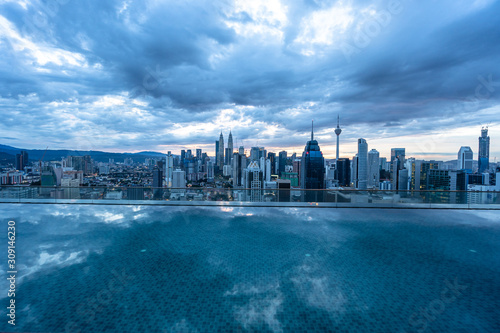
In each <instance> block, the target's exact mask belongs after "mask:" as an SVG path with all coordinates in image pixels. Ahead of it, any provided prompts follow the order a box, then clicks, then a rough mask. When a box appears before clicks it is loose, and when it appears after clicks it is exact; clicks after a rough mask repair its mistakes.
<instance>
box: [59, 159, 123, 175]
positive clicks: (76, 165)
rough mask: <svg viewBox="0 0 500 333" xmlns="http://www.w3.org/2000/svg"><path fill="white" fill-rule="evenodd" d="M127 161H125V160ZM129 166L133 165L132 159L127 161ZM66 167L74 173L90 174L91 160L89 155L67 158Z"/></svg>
mask: <svg viewBox="0 0 500 333" xmlns="http://www.w3.org/2000/svg"><path fill="white" fill-rule="evenodd" d="M125 160H127V159H125ZM129 160H130V161H127V162H131V164H132V163H133V161H132V159H129ZM66 163H67V166H68V167H71V168H73V169H74V170H76V171H83V173H84V174H85V175H88V174H91V173H92V171H93V170H92V169H93V167H92V158H91V157H90V155H85V156H68V158H67V162H66Z"/></svg>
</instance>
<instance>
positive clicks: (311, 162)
mask: <svg viewBox="0 0 500 333" xmlns="http://www.w3.org/2000/svg"><path fill="white" fill-rule="evenodd" d="M280 170H281V165H280ZM300 173H301V175H300V182H301V184H300V186H301V188H302V189H305V190H312V189H314V190H319V189H324V188H325V158H324V157H323V153H322V152H321V150H320V148H319V144H318V141H316V140H314V123H313V127H312V128H311V140H310V141H307V143H306V146H305V148H304V152H303V153H302V162H301V172H300ZM304 192H305V193H304V200H305V201H319V202H321V201H323V192H322V191H304Z"/></svg>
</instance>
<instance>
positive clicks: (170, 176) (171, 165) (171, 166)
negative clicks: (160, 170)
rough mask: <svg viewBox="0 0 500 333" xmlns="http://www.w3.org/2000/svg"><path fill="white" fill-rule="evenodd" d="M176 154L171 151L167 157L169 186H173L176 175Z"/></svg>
mask: <svg viewBox="0 0 500 333" xmlns="http://www.w3.org/2000/svg"><path fill="white" fill-rule="evenodd" d="M173 172H174V156H173V155H172V153H171V152H170V151H169V152H168V153H167V157H166V158H165V183H166V184H165V185H167V187H172V181H173V177H174V174H173Z"/></svg>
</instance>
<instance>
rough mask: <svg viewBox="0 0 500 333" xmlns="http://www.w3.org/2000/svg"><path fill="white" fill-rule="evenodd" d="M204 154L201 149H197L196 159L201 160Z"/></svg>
mask: <svg viewBox="0 0 500 333" xmlns="http://www.w3.org/2000/svg"><path fill="white" fill-rule="evenodd" d="M201 156H202V152H201V149H196V158H197V159H199V160H201Z"/></svg>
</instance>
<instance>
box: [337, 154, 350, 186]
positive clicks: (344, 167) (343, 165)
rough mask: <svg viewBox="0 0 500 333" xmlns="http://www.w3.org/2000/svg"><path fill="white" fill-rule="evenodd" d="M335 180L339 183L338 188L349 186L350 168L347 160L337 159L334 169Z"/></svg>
mask: <svg viewBox="0 0 500 333" xmlns="http://www.w3.org/2000/svg"><path fill="white" fill-rule="evenodd" d="M335 173H336V174H337V175H336V177H335V178H336V179H337V180H338V182H339V186H349V184H350V179H351V167H350V161H349V159H348V158H339V159H338V160H337V162H336V168H335Z"/></svg>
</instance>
